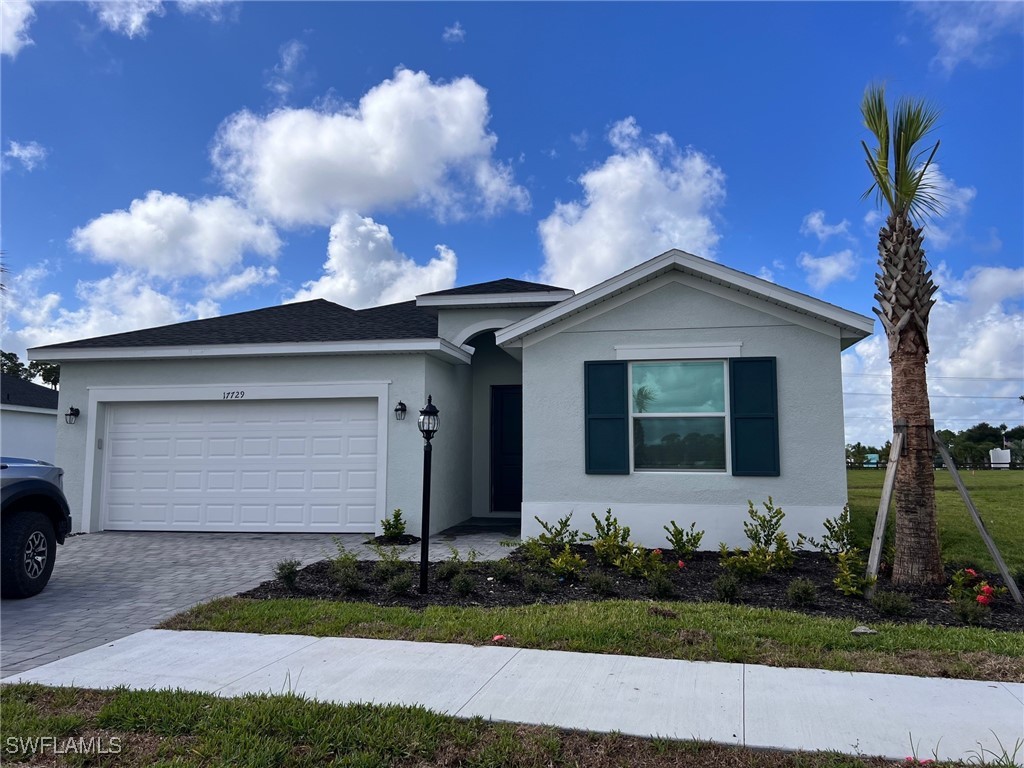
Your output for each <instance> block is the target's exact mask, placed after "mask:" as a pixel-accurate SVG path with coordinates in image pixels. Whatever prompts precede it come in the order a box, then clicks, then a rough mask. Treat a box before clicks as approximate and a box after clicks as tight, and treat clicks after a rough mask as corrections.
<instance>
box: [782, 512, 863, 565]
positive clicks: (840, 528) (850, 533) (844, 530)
mask: <svg viewBox="0 0 1024 768" xmlns="http://www.w3.org/2000/svg"><path fill="white" fill-rule="evenodd" d="M824 525H825V535H824V536H822V537H821V541H817V540H816V539H815V538H814V537H813V536H805V535H804V534H802V533H798V534H797V537H796V545H797V547H802V546H803V545H804V544H805V543H807V544H810V545H811V546H812V547H814V548H815V549H816V550H818V551H819V552H822V553H824V554H826V555H830V556H832V557H835V556H836V555H838V554H839V553H840V552H848V551H850V550H851V549H857V542H856V537H855V534H854V530H853V524H852V523H851V522H850V505H849V504H844V505H843V511H842V512H840V513H839V515H838V517H830V518H828V519H826V520H825V523H824Z"/></svg>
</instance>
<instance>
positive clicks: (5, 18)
mask: <svg viewBox="0 0 1024 768" xmlns="http://www.w3.org/2000/svg"><path fill="white" fill-rule="evenodd" d="M35 15H36V12H35V11H34V10H33V9H32V3H30V2H27V1H26V0H4V1H3V2H2V3H0V55H5V56H10V57H11V58H12V59H13V58H15V57H16V56H17V55H18V51H20V50H21V49H22V48H24V47H25V46H26V45H32V38H31V37H29V36H28V28H29V25H30V24H31V23H32V19H33V18H34V17H35Z"/></svg>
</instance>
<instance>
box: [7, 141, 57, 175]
mask: <svg viewBox="0 0 1024 768" xmlns="http://www.w3.org/2000/svg"><path fill="white" fill-rule="evenodd" d="M46 154H47V153H46V147H44V146H43V145H42V144H40V143H39V142H38V141H29V142H26V143H25V144H22V143H21V142H18V141H14V140H9V141H8V142H7V149H6V150H5V151H4V157H9V158H11V160H15V161H17V162H19V163H21V166H22V168H24V169H25V170H26V171H34V170H35V169H36V168H38V167H39V166H41V165H42V164H43V163H44V162H45V161H46ZM9 165H10V164H9V163H7V162H5V163H4V167H5V168H7V167H8V166H9Z"/></svg>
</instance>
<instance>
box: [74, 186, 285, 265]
mask: <svg viewBox="0 0 1024 768" xmlns="http://www.w3.org/2000/svg"><path fill="white" fill-rule="evenodd" d="M70 244H71V246H72V247H73V248H74V249H75V250H76V251H79V252H82V253H91V254H92V256H93V257H94V258H95V259H96V260H97V261H101V262H109V263H113V264H118V265H121V266H126V267H130V268H132V269H140V270H144V271H145V272H147V273H148V274H150V275H154V276H158V277H177V276H185V275H202V276H204V277H214V276H216V275H220V274H223V273H224V272H226V271H227V270H229V269H232V268H233V267H235V266H236V265H237V264H238V263H240V262H241V260H242V255H243V253H245V252H254V253H257V254H260V255H262V256H267V257H274V256H276V255H277V252H278V250H279V248H280V246H281V241H280V240H279V239H278V237H277V233H276V232H275V231H274V228H273V227H272V226H271V225H269V224H268V223H266V222H265V221H261V220H259V219H257V218H256V217H255V216H254V215H253V214H252V213H250V212H249V211H247V210H245V209H244V208H242V207H241V206H239V205H238V203H236V202H235V201H234V200H232V199H230V198H227V197H212V198H201V199H199V200H194V201H190V200H186V199H185V198H184V197H181V196H180V195H175V194H165V193H163V192H160V191H158V190H153V191H151V192H149V193H147V195H146V197H145V198H143V199H141V200H140V199H136V200H133V201H132V203H131V205H130V206H129V207H128V210H126V211H125V210H120V211H113V212H112V213H105V214H102V215H101V216H98V217H96V218H95V219H93V220H92V221H90V222H89V223H88V224H86V225H85V226H84V227H80V228H78V229H76V230H75V231H74V233H73V234H72V236H71V239H70Z"/></svg>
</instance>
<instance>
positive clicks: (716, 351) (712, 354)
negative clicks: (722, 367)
mask: <svg viewBox="0 0 1024 768" xmlns="http://www.w3.org/2000/svg"><path fill="white" fill-rule="evenodd" d="M742 354H743V342H742V341H722V342H708V343H706V344H701V343H694V344H671V345H670V344H663V345H635V346H634V345H628V344H617V345H615V359H616V360H637V361H640V360H713V359H722V358H726V359H728V358H730V357H741V356H742Z"/></svg>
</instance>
